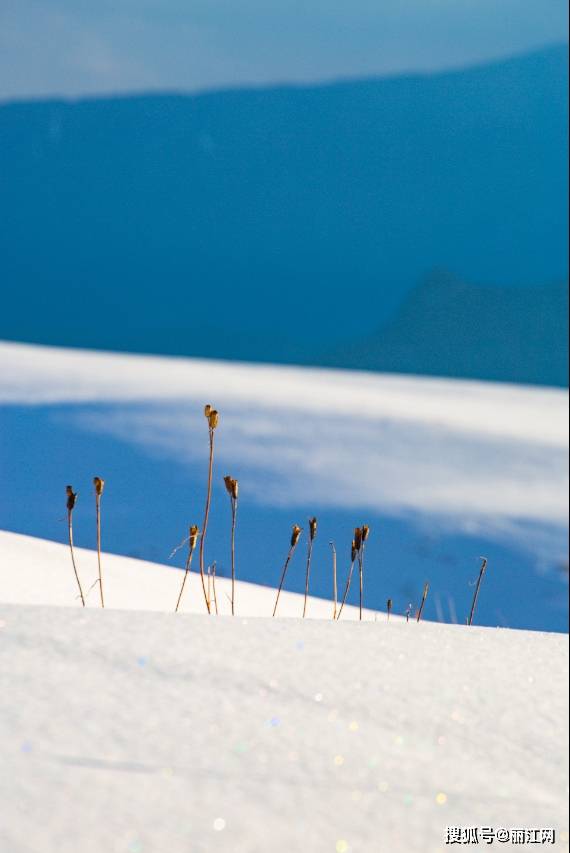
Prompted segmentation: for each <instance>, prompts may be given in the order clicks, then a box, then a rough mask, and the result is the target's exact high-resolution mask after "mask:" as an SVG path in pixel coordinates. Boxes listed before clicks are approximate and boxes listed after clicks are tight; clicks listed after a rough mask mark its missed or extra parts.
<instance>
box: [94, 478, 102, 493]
mask: <svg viewBox="0 0 570 853" xmlns="http://www.w3.org/2000/svg"><path fill="white" fill-rule="evenodd" d="M93 485H94V486H95V494H96V495H97V497H101V495H102V494H103V489H104V488H105V480H102V479H101V477H93Z"/></svg>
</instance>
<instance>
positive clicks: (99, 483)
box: [93, 477, 105, 607]
mask: <svg viewBox="0 0 570 853" xmlns="http://www.w3.org/2000/svg"><path fill="white" fill-rule="evenodd" d="M93 485H94V486H95V518H96V524H97V566H98V569H99V593H100V596H101V607H105V599H104V597H103V575H102V572H101V495H102V494H103V489H104V488H105V480H102V479H101V477H93Z"/></svg>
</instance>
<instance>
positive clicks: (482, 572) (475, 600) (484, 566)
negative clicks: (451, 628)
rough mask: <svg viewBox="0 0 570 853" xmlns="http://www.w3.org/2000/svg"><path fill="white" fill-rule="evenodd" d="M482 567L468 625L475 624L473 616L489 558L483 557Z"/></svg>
mask: <svg viewBox="0 0 570 853" xmlns="http://www.w3.org/2000/svg"><path fill="white" fill-rule="evenodd" d="M480 559H481V561H482V562H481V569H480V570H479V577H478V579H477V586H476V587H475V593H474V595H473V604H472V605H471V612H470V614H469V619H468V620H467V624H468V625H472V624H473V616H474V615H475V608H476V607H477V599H478V598H479V589H480V587H481V581H482V580H483V575H484V574H485V570H486V569H487V558H486V557H481V558H480Z"/></svg>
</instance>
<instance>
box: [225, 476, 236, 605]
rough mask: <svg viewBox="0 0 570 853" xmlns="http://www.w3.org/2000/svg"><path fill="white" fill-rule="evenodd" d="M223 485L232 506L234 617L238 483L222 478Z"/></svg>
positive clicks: (232, 479) (232, 602) (231, 479)
mask: <svg viewBox="0 0 570 853" xmlns="http://www.w3.org/2000/svg"><path fill="white" fill-rule="evenodd" d="M224 483H225V484H226V491H227V493H228V495H229V496H230V501H231V505H232V538H231V552H232V598H231V604H232V616H234V615H235V610H234V607H235V586H236V517H237V504H238V493H239V485H238V481H237V480H234V478H233V477H229V476H226V477H224Z"/></svg>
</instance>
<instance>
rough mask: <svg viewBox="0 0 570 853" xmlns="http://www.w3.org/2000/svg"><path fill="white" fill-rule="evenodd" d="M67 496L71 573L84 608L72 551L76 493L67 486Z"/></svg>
mask: <svg viewBox="0 0 570 853" xmlns="http://www.w3.org/2000/svg"><path fill="white" fill-rule="evenodd" d="M65 491H66V494H67V532H68V537H69V550H70V552H71V563H72V565H73V571H74V573H75V580H76V581H77V586H78V587H79V597H80V598H81V603H82V605H83V607H85V596H84V595H83V589H82V588H81V581H80V580H79V573H78V571H77V566H76V565H75V553H74V549H73V519H72V515H73V508H74V506H75V501H76V500H77V493H76V492H74V491H73V489H72V488H71V486H67V488H66V490H65Z"/></svg>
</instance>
